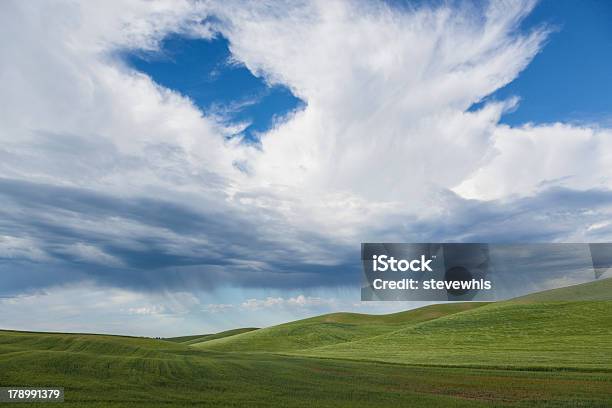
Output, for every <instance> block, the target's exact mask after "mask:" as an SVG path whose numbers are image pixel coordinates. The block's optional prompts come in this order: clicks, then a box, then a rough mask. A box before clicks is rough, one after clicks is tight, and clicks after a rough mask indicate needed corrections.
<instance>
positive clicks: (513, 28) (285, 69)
mask: <svg viewBox="0 0 612 408" xmlns="http://www.w3.org/2000/svg"><path fill="white" fill-rule="evenodd" d="M611 10H612V6H610V4H609V3H608V2H605V1H595V0H592V1H584V2H574V1H565V2H564V1H542V2H539V3H538V2H533V1H529V0H526V1H524V2H507V3H506V2H480V1H479V2H471V1H453V2H438V1H436V2H417V3H410V4H406V3H403V4H398V3H393V2H391V3H388V2H387V3H383V2H369V1H354V2H348V1H338V2H317V1H312V2H310V1H308V2H300V3H287V2H275V1H270V2H265V1H264V2H255V3H250V4H248V5H245V4H244V3H242V2H239V1H232V0H224V1H211V2H188V1H185V2H175V1H169V0H156V1H155V2H154V4H153V5H152V4H151V3H149V2H147V1H129V2H125V3H121V4H115V3H113V4H110V3H106V2H83V3H77V2H70V1H63V0H57V3H54V4H53V5H49V6H46V5H43V6H40V7H37V6H33V5H29V4H28V3H24V2H19V1H15V2H12V1H8V2H3V3H2V4H1V5H0V34H2V37H1V38H5V39H7V38H10V39H11V41H5V42H4V43H3V44H2V45H1V47H0V52H1V53H2V60H3V61H10V64H5V65H3V66H2V67H0V82H1V84H0V85H1V86H2V89H3V93H2V94H3V95H2V96H1V97H2V98H4V99H5V100H4V104H3V106H4V108H3V109H2V111H0V274H2V276H3V278H4V285H3V286H2V288H0V313H2V315H3V316H10V319H7V320H6V321H5V322H4V323H3V324H4V327H5V328H17V329H30V330H64V331H94V332H111V333H124V334H139V335H140V334H144V335H172V334H177V335H178V334H186V333H198V332H211V331H216V330H222V329H229V328H232V327H236V326H252V325H258V326H265V325H269V324H275V323H280V322H283V321H287V320H291V319H295V318H300V317H305V316H310V315H314V314H318V313H325V312H332V311H338V310H353V311H364V312H376V313H382V312H389V311H397V310H401V309H405V308H407V307H414V306H416V305H415V304H405V303H391V302H387V303H384V304H371V303H362V302H360V301H359V278H360V265H359V249H360V243H361V242H437V241H444V242H590V241H600V242H601V241H609V240H610V239H612V223H611V222H610V221H609V220H610V219H611V218H610V216H611V214H612V173H611V171H610V166H609V163H610V160H612V129H611V123H610V117H611V116H610V112H611V109H610V106H612V103H611V102H612V96H611V95H612V92H611V91H612V89H611V88H612V81H611V80H610V72H612V69H611V68H612V57H611V55H612V53H610V51H611V50H610V48H611V44H612V33H611V32H610V30H611V28H610V25H609V24H608V22H609V21H610V17H612V16H611ZM9 16H10V17H9ZM41 16H44V19H45V24H44V25H41V24H40V19H41V18H42V17H41ZM41 67H44V69H41ZM515 97H516V98H518V103H517V102H516V100H515V99H513V98H515ZM565 283H567V282H565ZM558 284H560V283H559V282H549V286H551V287H552V286H555V285H558ZM532 289H539V288H532ZM50 317H51V318H50ZM126 330H127V331H126Z"/></svg>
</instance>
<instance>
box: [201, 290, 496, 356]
mask: <svg viewBox="0 0 612 408" xmlns="http://www.w3.org/2000/svg"><path fill="white" fill-rule="evenodd" d="M484 305H486V303H484V302H466V303H449V304H440V305H431V306H426V307H423V308H420V309H415V310H409V311H406V312H400V313H393V314H388V315H366V314H358V313H332V314H327V315H323V316H317V317H313V318H310V319H304V320H298V321H295V322H291V323H286V324H281V325H278V326H273V327H268V328H265V329H259V330H257V331H253V332H249V333H244V334H240V335H236V336H232V337H226V338H222V339H217V340H212V341H206V342H203V343H194V344H193V346H194V347H199V348H202V349H206V350H216V351H243V352H244V351H268V352H289V351H298V350H306V349H309V348H313V347H320V346H325V345H333V344H339V343H345V342H350V341H355V340H359V339H364V338H369V337H372V336H377V335H380V334H384V333H388V332H391V331H395V330H398V329H400V328H402V327H406V326H408V325H413V324H416V323H419V322H424V321H428V320H432V319H437V318H439V317H442V316H447V315H450V314H454V313H459V312H462V311H465V310H472V309H475V308H478V307H482V306H484Z"/></svg>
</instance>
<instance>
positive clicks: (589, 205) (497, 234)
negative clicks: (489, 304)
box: [0, 179, 612, 295]
mask: <svg viewBox="0 0 612 408" xmlns="http://www.w3.org/2000/svg"><path fill="white" fill-rule="evenodd" d="M442 197H443V198H442V199H443V200H444V202H445V208H448V209H449V210H448V213H447V214H446V215H445V216H441V217H429V218H428V219H416V218H413V219H410V218H409V217H407V218H404V219H403V220H402V223H403V224H405V223H406V222H407V221H406V219H408V222H409V224H408V225H410V227H409V229H406V230H405V231H404V232H403V233H402V232H398V231H399V230H400V225H401V224H399V223H398V224H397V225H395V226H392V227H389V224H388V223H385V226H386V228H381V229H379V230H376V228H373V230H372V231H371V232H370V233H369V234H368V236H365V235H364V236H363V237H362V238H361V239H362V240H364V241H366V240H367V241H388V240H395V241H405V242H551V241H558V240H560V239H561V240H563V239H567V238H570V237H572V234H573V233H575V232H576V230H577V228H578V226H579V225H583V224H584V223H585V218H587V219H589V218H590V219H591V221H592V222H596V221H597V220H599V219H601V218H602V211H604V212H605V210H607V209H609V208H610V207H611V206H612V192H610V191H596V190H591V191H582V192H581V191H573V190H568V189H560V188H555V189H549V190H546V191H543V192H542V193H540V194H538V195H536V196H534V197H530V198H521V199H517V200H514V201H511V202H506V203H500V202H493V201H492V202H482V201H474V200H464V199H462V198H460V197H458V196H456V195H455V194H453V193H450V192H448V193H443V194H442ZM0 204H1V209H0V219H1V221H0V235H3V236H5V237H18V238H19V239H22V240H23V241H22V242H23V245H22V247H23V251H21V252H15V250H13V251H12V252H7V251H6V250H5V251H4V253H1V254H2V257H3V259H2V261H1V265H0V270H1V272H2V276H3V282H4V284H3V295H10V294H13V293H19V292H21V291H31V290H36V289H40V288H44V287H47V286H52V285H58V284H65V283H72V282H79V281H94V282H96V283H98V284H102V285H108V286H114V287H123V288H129V289H135V290H146V291H160V290H168V289H177V290H178V289H203V290H206V289H211V288H214V287H217V286H223V285H230V286H243V287H271V288H274V287H277V288H283V287H284V288H299V287H309V286H338V285H346V284H356V283H357V282H358V278H359V272H360V270H359V268H360V266H359V252H358V251H359V243H360V242H359V239H358V240H356V241H355V242H354V244H353V245H347V244H340V243H335V242H334V241H333V240H332V239H329V238H325V237H323V235H322V234H321V235H316V234H313V233H306V232H301V233H300V232H299V231H298V232H295V231H294V232H290V231H288V232H287V234H290V235H291V236H287V237H285V238H287V240H285V241H282V240H281V241H279V240H278V235H277V234H276V233H275V234H272V233H271V232H270V229H268V228H263V227H262V225H264V224H265V222H263V217H262V218H258V217H257V214H251V215H250V217H251V218H248V219H247V218H246V217H244V216H241V215H240V214H238V213H236V212H233V211H232V210H231V209H228V210H227V212H226V213H222V212H215V213H211V212H207V211H206V209H203V210H201V211H196V210H194V209H193V208H190V207H189V206H187V205H185V206H181V205H179V204H177V203H176V202H171V201H167V200H163V199H154V198H125V197H119V196H114V195H111V194H104V193H100V192H96V191H91V190H87V189H81V188H74V187H60V186H53V185H48V184H41V183H32V182H25V181H19V180H10V179H0ZM585 214H587V215H585ZM268 220H269V218H268ZM131 226H136V227H131ZM597 237H598V235H596V234H595V235H592V238H593V239H594V240H596V238H597ZM12 246H13V247H15V243H13V244H12ZM309 250H312V251H313V252H322V253H325V254H328V259H327V261H326V262H322V261H321V260H320V257H318V256H315V254H309V253H308V251H309ZM309 259H317V260H316V261H311V260H309Z"/></svg>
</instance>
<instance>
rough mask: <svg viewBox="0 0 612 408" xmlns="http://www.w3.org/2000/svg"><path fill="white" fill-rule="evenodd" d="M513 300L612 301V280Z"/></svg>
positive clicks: (582, 284)
mask: <svg viewBox="0 0 612 408" xmlns="http://www.w3.org/2000/svg"><path fill="white" fill-rule="evenodd" d="M512 300H513V301H524V302H551V301H582V300H612V278H607V279H601V280H597V281H593V282H587V283H581V284H579V285H572V286H567V287H564V288H559V289H551V290H546V291H543V292H536V293H531V294H529V295H526V296H521V297H518V298H516V299H512Z"/></svg>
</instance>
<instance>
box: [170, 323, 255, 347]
mask: <svg viewBox="0 0 612 408" xmlns="http://www.w3.org/2000/svg"><path fill="white" fill-rule="evenodd" d="M253 330H258V329H257V328H256V327H243V328H240V329H232V330H226V331H222V332H219V333H214V334H196V335H192V336H180V337H168V338H165V339H164V340H167V341H171V342H173V343H181V344H196V343H203V342H205V341H210V340H215V339H222V338H224V337H230V336H234V335H236V334H241V333H247V332H250V331H253Z"/></svg>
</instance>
